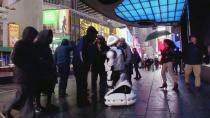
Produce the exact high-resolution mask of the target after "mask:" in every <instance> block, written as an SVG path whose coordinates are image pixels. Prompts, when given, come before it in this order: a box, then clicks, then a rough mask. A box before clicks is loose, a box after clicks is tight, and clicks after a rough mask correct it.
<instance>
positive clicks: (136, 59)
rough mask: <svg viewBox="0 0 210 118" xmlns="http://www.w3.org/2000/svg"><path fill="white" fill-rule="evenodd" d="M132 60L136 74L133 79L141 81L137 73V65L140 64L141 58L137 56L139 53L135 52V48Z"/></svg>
mask: <svg viewBox="0 0 210 118" xmlns="http://www.w3.org/2000/svg"><path fill="white" fill-rule="evenodd" d="M132 60H133V65H134V69H135V72H136V77H135V79H136V80H139V79H141V74H140V72H139V63H140V62H141V57H140V56H139V53H138V52H137V50H136V48H134V49H133V57H132Z"/></svg>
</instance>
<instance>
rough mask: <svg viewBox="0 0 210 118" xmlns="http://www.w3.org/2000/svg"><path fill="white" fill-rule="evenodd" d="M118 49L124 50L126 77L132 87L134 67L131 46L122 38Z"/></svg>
mask: <svg viewBox="0 0 210 118" xmlns="http://www.w3.org/2000/svg"><path fill="white" fill-rule="evenodd" d="M118 47H119V48H120V49H122V51H123V56H124V60H125V71H126V76H127V79H128V81H129V82H130V84H131V85H132V80H131V76H132V74H133V66H132V52H131V48H130V46H128V45H127V44H126V42H125V39H124V38H120V40H119V43H118Z"/></svg>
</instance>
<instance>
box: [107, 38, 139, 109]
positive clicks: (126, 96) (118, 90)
mask: <svg viewBox="0 0 210 118" xmlns="http://www.w3.org/2000/svg"><path fill="white" fill-rule="evenodd" d="M117 42H118V38H117V37H115V36H109V38H108V42H107V45H108V46H110V50H109V51H108V52H107V58H108V61H107V62H106V63H105V67H106V71H107V85H108V86H109V87H111V89H109V90H108V92H107V93H106V95H105V97H104V98H105V104H106V105H107V106H126V105H132V104H134V103H135V102H136V94H135V93H134V91H133V90H132V86H131V85H130V83H129V82H128V80H127V79H126V76H125V73H124V72H123V70H124V68H125V65H124V59H123V55H122V51H121V50H120V49H118V48H117V47H116V44H117ZM113 70H115V71H116V70H117V71H121V73H120V75H119V78H118V81H117V82H116V83H113V78H112V74H113ZM115 79H116V78H115ZM113 84H114V85H113Z"/></svg>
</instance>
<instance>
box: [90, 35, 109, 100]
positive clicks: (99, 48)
mask: <svg viewBox="0 0 210 118" xmlns="http://www.w3.org/2000/svg"><path fill="white" fill-rule="evenodd" d="M108 50H109V47H108V46H107V45H106V42H105V38H104V37H103V36H98V37H97V40H96V42H95V44H94V46H93V60H92V66H91V71H92V73H91V78H92V84H91V89H92V94H93V96H92V98H93V99H97V78H98V75H99V76H100V89H99V90H100V92H99V93H100V100H103V99H104V95H105V92H106V72H105V65H104V63H105V60H106V52H107V51H108Z"/></svg>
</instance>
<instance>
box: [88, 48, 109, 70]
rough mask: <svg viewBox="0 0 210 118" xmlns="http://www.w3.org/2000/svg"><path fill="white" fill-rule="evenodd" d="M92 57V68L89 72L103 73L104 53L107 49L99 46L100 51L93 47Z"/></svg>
mask: <svg viewBox="0 0 210 118" xmlns="http://www.w3.org/2000/svg"><path fill="white" fill-rule="evenodd" d="M92 49H93V52H92V53H93V54H92V55H93V57H92V66H91V70H92V71H93V72H95V71H97V72H101V71H105V66H104V63H105V60H106V52H107V51H108V50H109V47H107V46H105V45H101V47H100V49H99V47H98V46H97V44H95V45H93V48H92Z"/></svg>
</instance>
